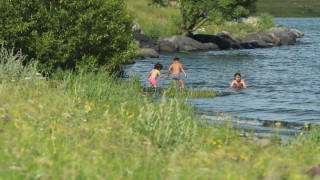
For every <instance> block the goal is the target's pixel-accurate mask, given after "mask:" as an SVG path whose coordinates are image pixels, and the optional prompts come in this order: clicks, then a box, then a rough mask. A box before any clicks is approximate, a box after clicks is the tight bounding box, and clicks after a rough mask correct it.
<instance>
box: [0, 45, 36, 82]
mask: <svg viewBox="0 0 320 180" xmlns="http://www.w3.org/2000/svg"><path fill="white" fill-rule="evenodd" d="M26 57H27V56H25V55H23V54H22V51H21V50H19V51H17V52H15V48H11V49H7V47H6V44H5V43H2V44H1V47H0V77H2V78H3V77H11V78H12V77H13V78H14V77H21V76H35V75H36V72H37V71H36V68H35V66H34V65H33V64H32V63H31V64H27V65H23V63H22V62H23V61H24V60H25V59H26Z"/></svg>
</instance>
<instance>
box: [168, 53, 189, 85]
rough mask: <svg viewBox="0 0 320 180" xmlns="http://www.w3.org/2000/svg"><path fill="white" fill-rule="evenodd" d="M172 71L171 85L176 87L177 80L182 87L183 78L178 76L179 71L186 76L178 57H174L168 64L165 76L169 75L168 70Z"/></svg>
mask: <svg viewBox="0 0 320 180" xmlns="http://www.w3.org/2000/svg"><path fill="white" fill-rule="evenodd" d="M171 71H172V80H173V85H174V87H177V82H176V81H179V83H180V85H181V87H182V88H184V87H185V86H184V82H183V79H182V78H181V77H180V72H183V74H184V77H185V78H187V77H188V76H187V73H186V72H185V71H184V69H183V67H182V64H181V63H180V60H179V58H174V60H173V63H172V64H171V65H170V67H169V69H168V72H167V77H169V74H170V72H171Z"/></svg>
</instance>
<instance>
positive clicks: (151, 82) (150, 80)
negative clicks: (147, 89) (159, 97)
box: [149, 77, 157, 86]
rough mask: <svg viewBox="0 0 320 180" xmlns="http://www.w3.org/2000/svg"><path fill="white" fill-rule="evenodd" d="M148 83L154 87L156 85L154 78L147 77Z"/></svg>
mask: <svg viewBox="0 0 320 180" xmlns="http://www.w3.org/2000/svg"><path fill="white" fill-rule="evenodd" d="M149 83H150V84H151V85H152V86H156V85H157V80H156V78H154V77H149Z"/></svg>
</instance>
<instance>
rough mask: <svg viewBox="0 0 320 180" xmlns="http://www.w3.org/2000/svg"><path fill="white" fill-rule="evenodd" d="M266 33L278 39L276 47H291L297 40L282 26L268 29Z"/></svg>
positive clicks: (293, 34)
mask: <svg viewBox="0 0 320 180" xmlns="http://www.w3.org/2000/svg"><path fill="white" fill-rule="evenodd" d="M267 33H268V34H270V35H271V36H272V37H274V38H275V39H279V42H278V43H277V45H293V44H294V43H295V42H296V38H297V37H296V35H295V33H293V32H290V31H289V30H288V29H287V28H286V27H283V26H278V27H273V28H270V29H268V30H267Z"/></svg>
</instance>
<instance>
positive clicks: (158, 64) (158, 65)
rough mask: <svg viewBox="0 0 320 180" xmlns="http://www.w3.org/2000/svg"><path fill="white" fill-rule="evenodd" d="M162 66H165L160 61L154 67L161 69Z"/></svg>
mask: <svg viewBox="0 0 320 180" xmlns="http://www.w3.org/2000/svg"><path fill="white" fill-rule="evenodd" d="M162 68H163V66H162V64H160V63H157V64H156V65H154V69H158V70H161V69H162Z"/></svg>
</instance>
